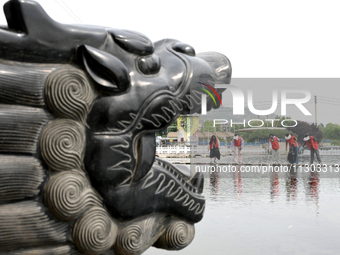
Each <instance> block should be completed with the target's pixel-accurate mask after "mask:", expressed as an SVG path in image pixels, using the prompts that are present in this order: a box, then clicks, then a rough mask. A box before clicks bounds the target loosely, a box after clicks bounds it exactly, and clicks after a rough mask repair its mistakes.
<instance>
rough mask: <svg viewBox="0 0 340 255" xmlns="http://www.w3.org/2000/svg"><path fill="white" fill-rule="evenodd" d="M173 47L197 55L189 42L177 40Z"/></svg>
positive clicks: (190, 54) (193, 55) (178, 50)
mask: <svg viewBox="0 0 340 255" xmlns="http://www.w3.org/2000/svg"><path fill="white" fill-rule="evenodd" d="M172 48H173V49H174V50H175V51H177V52H181V53H184V54H187V55H189V56H192V57H195V56H196V53H195V49H194V48H193V47H192V46H190V45H189V44H186V43H182V42H177V43H175V44H174V45H173V46H172Z"/></svg>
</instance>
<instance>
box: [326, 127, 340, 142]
mask: <svg viewBox="0 0 340 255" xmlns="http://www.w3.org/2000/svg"><path fill="white" fill-rule="evenodd" d="M322 131H323V134H324V138H326V139H337V140H340V125H338V124H333V123H328V124H327V125H326V127H324V128H322Z"/></svg>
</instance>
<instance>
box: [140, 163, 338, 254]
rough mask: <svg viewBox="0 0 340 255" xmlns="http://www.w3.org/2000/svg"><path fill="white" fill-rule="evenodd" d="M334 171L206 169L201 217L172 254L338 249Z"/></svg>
mask: <svg viewBox="0 0 340 255" xmlns="http://www.w3.org/2000/svg"><path fill="white" fill-rule="evenodd" d="M338 175H339V176H338V177H337V178H335V176H334V175H332V178H328V176H327V175H324V174H322V173H317V172H312V173H310V172H309V173H301V172H296V171H289V172H286V173H276V172H273V173H268V175H266V176H265V177H262V178H255V177H253V176H249V175H247V174H245V173H242V172H241V171H239V169H238V171H236V172H234V173H231V174H227V175H226V174H224V173H218V172H210V173H205V177H206V178H205V188H204V195H205V197H206V201H207V206H206V211H205V215H204V218H203V220H202V222H200V223H198V224H196V236H195V239H194V241H193V242H192V244H191V245H189V246H188V247H187V248H185V249H184V250H182V251H179V252H172V254H209V253H211V254H232V255H233V254H261V255H262V254H289V255H290V254H322V255H323V254H332V255H333V254H340V242H339V241H338V237H339V233H340V217H339V216H340V214H339V212H340V180H339V177H340V173H338ZM169 253H170V252H168V251H161V250H158V249H155V248H151V249H150V250H149V251H148V252H147V253H146V254H154V255H155V254H169Z"/></svg>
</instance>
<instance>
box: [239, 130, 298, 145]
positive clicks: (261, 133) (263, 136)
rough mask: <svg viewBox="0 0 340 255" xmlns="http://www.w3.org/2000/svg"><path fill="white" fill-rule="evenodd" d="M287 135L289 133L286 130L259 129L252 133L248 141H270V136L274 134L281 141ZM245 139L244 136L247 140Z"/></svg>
mask: <svg viewBox="0 0 340 255" xmlns="http://www.w3.org/2000/svg"><path fill="white" fill-rule="evenodd" d="M286 133H287V131H286V130H269V129H258V130H256V131H254V132H252V133H251V134H250V135H249V136H248V137H247V140H246V141H247V142H255V141H256V139H258V140H268V139H269V134H273V135H275V136H277V138H279V139H284V137H285V135H286ZM293 134H294V133H293ZM294 135H295V134H294ZM245 137H246V136H243V138H245Z"/></svg>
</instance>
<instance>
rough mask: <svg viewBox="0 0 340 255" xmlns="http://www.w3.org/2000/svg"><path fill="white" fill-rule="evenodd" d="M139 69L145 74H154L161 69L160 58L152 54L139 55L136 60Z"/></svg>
mask: <svg viewBox="0 0 340 255" xmlns="http://www.w3.org/2000/svg"><path fill="white" fill-rule="evenodd" d="M137 65H138V68H139V70H140V71H141V72H142V73H143V74H146V75H150V74H156V73H158V72H159V70H160V69H161V60H160V58H159V57H158V56H157V55H155V54H153V55H149V56H142V57H139V58H138V60H137Z"/></svg>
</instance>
